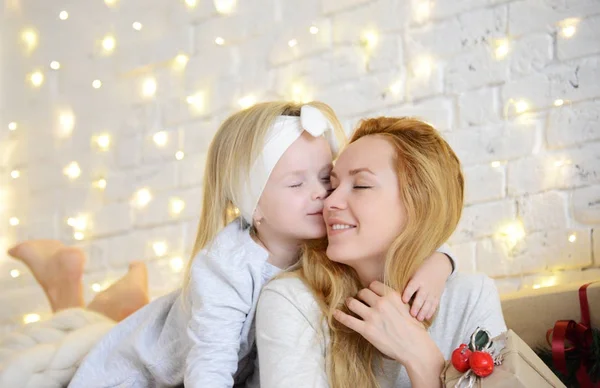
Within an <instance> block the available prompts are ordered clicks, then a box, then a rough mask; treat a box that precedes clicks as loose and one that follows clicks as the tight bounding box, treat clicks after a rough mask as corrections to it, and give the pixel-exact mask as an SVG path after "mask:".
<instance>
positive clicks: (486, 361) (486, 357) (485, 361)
mask: <svg viewBox="0 0 600 388" xmlns="http://www.w3.org/2000/svg"><path fill="white" fill-rule="evenodd" d="M469 364H470V365H471V370H472V371H473V373H475V374H476V375H477V376H479V377H486V376H489V375H491V374H492V372H493V371H494V360H493V359H492V355H491V354H489V353H487V352H482V351H479V350H478V351H475V352H473V354H471V357H470V358H469Z"/></svg>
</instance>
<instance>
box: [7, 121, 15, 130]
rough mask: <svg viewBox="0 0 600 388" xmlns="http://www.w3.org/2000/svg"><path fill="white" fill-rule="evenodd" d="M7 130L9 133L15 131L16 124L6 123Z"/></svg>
mask: <svg viewBox="0 0 600 388" xmlns="http://www.w3.org/2000/svg"><path fill="white" fill-rule="evenodd" d="M8 130H9V131H16V130H17V123H15V122H14V121H13V122H11V123H8Z"/></svg>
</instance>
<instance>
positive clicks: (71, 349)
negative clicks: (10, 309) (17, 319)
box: [0, 308, 115, 388]
mask: <svg viewBox="0 0 600 388" xmlns="http://www.w3.org/2000/svg"><path fill="white" fill-rule="evenodd" d="M114 325H115V322H114V321H112V320H111V319H109V318H107V317H105V316H103V315H100V314H98V313H95V312H93V311H91V310H85V309H81V308H73V309H67V310H63V311H60V312H58V313H56V314H54V315H53V316H52V317H51V318H50V319H48V320H45V321H41V322H35V323H30V324H27V325H23V327H21V328H20V329H19V330H17V331H15V332H13V333H10V334H8V335H7V336H6V337H4V338H2V339H0V387H22V388H29V387H31V388H33V387H35V388H59V387H66V386H67V385H68V384H69V381H70V380H71V378H72V377H73V374H74V373H75V371H76V370H77V367H78V366H79V364H80V363H81V361H82V360H83V358H84V357H85V356H86V355H87V353H88V352H89V350H90V349H91V348H92V347H93V346H94V345H95V344H96V343H97V342H98V341H99V340H100V338H101V337H102V336H103V335H104V334H105V333H106V332H107V331H108V330H110V329H111V328H112V327H113V326H114Z"/></svg>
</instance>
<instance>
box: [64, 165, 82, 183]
mask: <svg viewBox="0 0 600 388" xmlns="http://www.w3.org/2000/svg"><path fill="white" fill-rule="evenodd" d="M63 174H65V175H66V176H67V177H69V179H71V180H74V179H77V178H79V176H80V175H81V168H79V164H77V162H71V163H69V164H67V165H66V166H65V168H64V169H63Z"/></svg>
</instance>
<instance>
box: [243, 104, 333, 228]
mask: <svg viewBox="0 0 600 388" xmlns="http://www.w3.org/2000/svg"><path fill="white" fill-rule="evenodd" d="M305 130H306V132H308V133H310V134H311V135H312V136H314V137H317V136H324V137H325V138H326V139H327V141H328V142H329V146H330V147H331V151H332V152H333V153H334V154H335V153H337V152H338V151H339V143H338V140H337V138H336V137H335V133H334V131H333V125H331V123H330V122H329V120H327V118H326V117H325V115H323V113H322V112H321V111H320V110H319V109H317V108H315V107H313V106H310V105H304V106H302V108H301V109H300V117H296V116H279V117H277V118H276V119H275V121H274V122H273V124H272V125H271V127H270V128H269V130H268V132H267V134H266V137H265V143H264V144H265V145H264V147H263V149H262V152H260V154H259V155H258V157H257V159H256V161H255V162H254V164H253V165H252V168H251V169H250V173H249V174H248V177H247V180H242V182H241V185H240V191H239V192H238V198H236V200H237V202H238V203H237V208H238V209H239V210H240V213H241V214H242V217H243V218H244V220H246V222H248V223H250V224H252V216H253V215H254V211H255V210H256V206H258V200H259V199H260V196H261V195H262V192H263V190H264V188H265V186H266V184H267V181H268V180H269V176H270V175H271V172H272V171H273V169H274V168H275V165H276V164H277V162H278V161H279V159H281V157H282V156H283V154H284V152H285V151H286V150H287V149H288V148H289V147H290V146H291V145H292V144H293V143H294V142H295V141H296V140H297V139H298V138H299V137H300V135H302V132H304V131H305Z"/></svg>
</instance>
